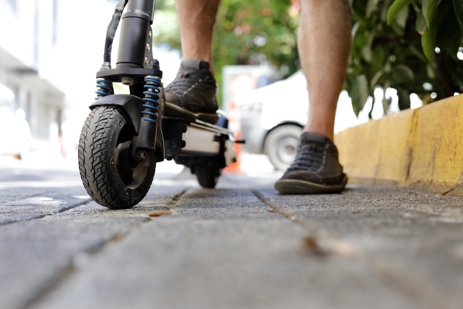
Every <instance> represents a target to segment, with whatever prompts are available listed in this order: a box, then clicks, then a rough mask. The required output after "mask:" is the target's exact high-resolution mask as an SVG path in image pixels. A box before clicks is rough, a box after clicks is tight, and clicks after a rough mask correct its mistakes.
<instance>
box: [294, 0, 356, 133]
mask: <svg viewBox="0 0 463 309" xmlns="http://www.w3.org/2000/svg"><path fill="white" fill-rule="evenodd" d="M301 2H302V3H301V21H300V25H299V33H298V39H299V40H298V43H299V56H300V58H301V65H302V70H303V71H304V74H305V76H306V78H307V89H308V90H309V94H310V108H309V119H308V121H307V124H306V126H305V127H304V131H310V132H317V133H321V134H324V135H326V136H327V137H329V138H330V139H331V140H332V139H333V128H334V116H335V114H336V104H337V102H338V97H339V93H340V92H341V90H342V86H343V83H344V78H345V76H346V67H347V58H348V57H349V51H350V42H351V29H352V24H351V18H350V8H349V5H348V3H347V1H346V0H323V1H317V0H305V1H304V0H302V1H301Z"/></svg>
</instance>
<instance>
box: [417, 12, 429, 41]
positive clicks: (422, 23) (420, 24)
mask: <svg viewBox="0 0 463 309" xmlns="http://www.w3.org/2000/svg"><path fill="white" fill-rule="evenodd" d="M426 28H428V24H427V23H426V19H425V18H424V15H423V11H419V12H418V16H417V18H416V31H418V33H419V34H421V35H423V33H424V31H426Z"/></svg>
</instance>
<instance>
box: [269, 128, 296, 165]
mask: <svg viewBox="0 0 463 309" xmlns="http://www.w3.org/2000/svg"><path fill="white" fill-rule="evenodd" d="M301 134H302V128H300V127H298V126H295V125H284V126H280V127H277V128H275V129H274V130H272V131H271V132H270V133H269V134H268V135H267V137H266V138H265V144H264V153H265V154H266V155H267V156H268V158H269V160H270V162H271V163H272V164H273V166H274V167H275V169H277V170H285V169H287V168H288V167H289V165H290V164H291V163H293V161H294V158H296V153H297V145H298V143H299V138H300V136H301Z"/></svg>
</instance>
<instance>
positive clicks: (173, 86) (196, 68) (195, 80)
mask: <svg viewBox="0 0 463 309" xmlns="http://www.w3.org/2000/svg"><path fill="white" fill-rule="evenodd" d="M216 92H217V83H216V81H215V78H214V76H213V75H212V73H211V71H209V63H208V62H206V61H202V60H199V59H186V60H183V61H182V63H181V65H180V69H179V71H178V73H177V76H176V77H175V79H174V80H173V81H172V82H171V83H170V84H169V85H168V86H167V87H166V88H165V94H166V103H167V104H169V103H170V104H173V105H175V106H177V107H180V108H182V109H186V110H187V111H189V112H191V113H194V114H198V113H206V114H215V112H216V111H217V109H218V104H217V98H216Z"/></svg>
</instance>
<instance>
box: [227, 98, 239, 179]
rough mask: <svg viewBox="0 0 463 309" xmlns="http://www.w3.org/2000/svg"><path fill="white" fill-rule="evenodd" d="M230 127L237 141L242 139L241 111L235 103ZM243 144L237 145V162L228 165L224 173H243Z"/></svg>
mask: <svg viewBox="0 0 463 309" xmlns="http://www.w3.org/2000/svg"><path fill="white" fill-rule="evenodd" d="M228 127H229V128H230V130H231V131H232V132H233V134H234V137H235V140H240V139H241V116H240V110H239V108H238V106H237V104H235V103H234V102H232V103H231V106H230V112H229V117H228ZM241 147H242V146H241V144H239V143H235V152H236V161H235V162H233V163H231V164H230V165H228V166H227V167H225V168H224V169H223V171H224V172H226V173H228V172H230V173H239V172H241V169H240V164H241Z"/></svg>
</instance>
